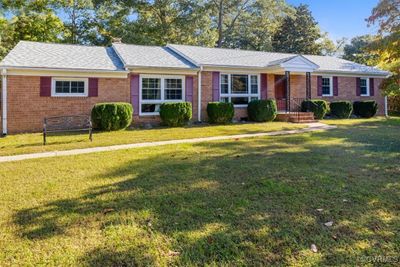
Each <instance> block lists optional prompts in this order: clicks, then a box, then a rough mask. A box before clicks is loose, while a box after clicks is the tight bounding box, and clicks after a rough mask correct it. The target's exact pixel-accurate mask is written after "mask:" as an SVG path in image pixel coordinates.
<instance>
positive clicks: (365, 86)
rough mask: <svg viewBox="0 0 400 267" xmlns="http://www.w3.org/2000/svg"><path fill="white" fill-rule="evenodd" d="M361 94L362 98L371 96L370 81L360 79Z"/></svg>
mask: <svg viewBox="0 0 400 267" xmlns="http://www.w3.org/2000/svg"><path fill="white" fill-rule="evenodd" d="M360 94H361V95H362V96H369V79H368V78H360Z"/></svg>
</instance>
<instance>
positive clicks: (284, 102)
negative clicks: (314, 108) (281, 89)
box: [275, 97, 315, 119]
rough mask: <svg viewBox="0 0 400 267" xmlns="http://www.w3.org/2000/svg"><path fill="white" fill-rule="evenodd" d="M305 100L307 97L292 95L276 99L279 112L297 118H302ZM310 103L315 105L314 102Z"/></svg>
mask: <svg viewBox="0 0 400 267" xmlns="http://www.w3.org/2000/svg"><path fill="white" fill-rule="evenodd" d="M304 100H307V98H299V97H292V98H280V99H275V101H276V106H277V109H278V112H284V113H288V114H291V115H294V116H297V119H299V118H300V114H301V112H302V108H301V105H302V103H303V101H304ZM309 103H310V105H315V104H314V103H312V102H309ZM307 110H310V107H308V108H307Z"/></svg>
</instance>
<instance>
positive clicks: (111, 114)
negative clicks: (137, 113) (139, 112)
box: [91, 102, 133, 131]
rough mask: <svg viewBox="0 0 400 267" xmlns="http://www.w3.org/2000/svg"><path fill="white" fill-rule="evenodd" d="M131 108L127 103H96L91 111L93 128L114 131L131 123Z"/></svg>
mask: <svg viewBox="0 0 400 267" xmlns="http://www.w3.org/2000/svg"><path fill="white" fill-rule="evenodd" d="M132 114H133V108H132V105H131V104H129V103H122V102H121V103H118V102H117V103H98V104H96V105H94V107H93V109H92V115H91V116H92V123H93V128H95V129H99V130H105V131H116V130H121V129H125V128H127V127H128V126H129V125H131V123H132Z"/></svg>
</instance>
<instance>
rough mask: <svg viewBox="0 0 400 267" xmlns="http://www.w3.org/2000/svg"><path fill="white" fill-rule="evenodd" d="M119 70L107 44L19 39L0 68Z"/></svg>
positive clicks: (119, 65)
mask: <svg viewBox="0 0 400 267" xmlns="http://www.w3.org/2000/svg"><path fill="white" fill-rule="evenodd" d="M2 66H3V67H23V68H49V69H84V70H98V71H123V70H124V66H123V64H122V62H121V60H120V59H119V57H118V56H117V55H116V54H115V51H114V50H113V49H112V48H111V47H99V46H83V45H66V44H51V43H38V42H27V41H21V42H19V43H18V44H17V45H16V46H15V48H14V49H13V50H11V52H10V53H9V54H8V55H7V56H6V57H5V58H4V59H3V61H2V62H1V63H0V67H2Z"/></svg>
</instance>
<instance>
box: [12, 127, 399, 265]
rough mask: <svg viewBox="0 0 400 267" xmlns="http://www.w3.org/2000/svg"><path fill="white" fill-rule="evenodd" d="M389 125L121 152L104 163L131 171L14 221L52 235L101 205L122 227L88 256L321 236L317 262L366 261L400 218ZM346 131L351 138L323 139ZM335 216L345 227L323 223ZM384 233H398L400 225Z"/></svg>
mask: <svg viewBox="0 0 400 267" xmlns="http://www.w3.org/2000/svg"><path fill="white" fill-rule="evenodd" d="M379 125H380V124H374V123H365V124H362V125H360V126H357V127H355V128H352V127H347V126H345V127H341V128H340V129H337V130H332V131H329V132H316V133H311V134H306V135H298V136H287V137H283V136H282V137H273V138H263V139H256V141H254V140H239V141H237V142H215V143H203V144H196V145H194V146H195V147H197V148H198V152H199V153H193V154H190V155H189V156H188V155H187V154H186V153H181V152H182V151H178V152H177V153H176V154H172V155H171V154H166V153H158V154H157V155H156V156H154V157H151V158H148V157H147V158H143V159H141V160H134V161H132V160H129V159H126V158H125V159H121V162H120V165H118V166H116V167H115V168H114V169H113V170H112V171H110V172H108V173H104V174H102V175H101V177H102V179H110V178H113V179H118V178H120V179H121V181H118V182H113V183H110V184H108V185H105V186H99V187H94V188H91V189H89V190H88V191H87V192H86V194H84V195H82V196H81V197H80V198H77V199H63V200H59V201H54V202H50V203H47V204H46V205H43V206H40V207H37V208H32V209H25V210H21V211H19V212H17V213H16V214H15V218H14V219H15V223H16V224H17V225H18V226H19V235H21V236H22V237H24V238H28V239H32V240H37V239H39V240H41V239H46V238H49V237H51V236H54V235H60V234H63V233H65V232H66V231H67V230H68V228H71V227H73V226H76V225H79V223H80V222H82V221H84V220H85V219H88V218H91V217H96V218H97V219H98V220H101V230H102V231H103V233H104V235H105V236H114V238H113V239H107V238H105V239H106V240H105V242H104V244H103V246H101V247H98V248H95V249H94V250H93V251H90V252H88V253H87V254H86V255H85V256H84V257H83V258H82V259H81V261H82V263H84V264H86V265H90V266H98V265H102V266H137V265H159V264H161V265H163V264H166V263H171V262H172V263H174V264H178V265H190V264H192V265H204V264H213V263H216V264H218V265H221V264H227V265H267V264H284V265H286V264H290V263H293V262H294V263H296V260H302V261H307V259H305V258H307V257H309V258H312V257H315V256H314V255H313V254H312V253H310V252H309V247H310V245H311V244H312V243H317V245H318V247H319V248H320V249H321V250H320V253H321V254H322V257H321V258H320V259H315V260H316V261H317V262H318V264H321V265H332V264H333V265H335V264H349V263H353V264H356V263H357V264H360V262H357V257H359V256H362V255H365V253H367V254H368V253H369V254H370V253H377V252H380V254H383V253H384V251H383V250H381V247H379V246H378V247H367V248H364V249H358V250H357V249H354V248H353V247H354V246H355V244H356V243H357V242H361V241H363V240H369V242H371V243H374V242H375V243H379V242H381V241H382V238H383V237H382V236H383V233H385V232H386V233H387V232H392V231H394V229H396V228H395V226H396V225H397V226H398V225H399V223H400V222H399V221H398V216H397V217H396V218H397V219H396V220H395V221H393V222H391V223H392V225H388V224H387V223H386V222H385V221H384V220H383V219H382V218H380V217H379V216H378V215H377V214H378V213H377V211H378V210H382V209H387V210H388V212H389V211H393V210H396V208H397V210H398V208H399V204H398V197H399V191H398V187H394V188H388V186H387V185H388V184H395V183H398V176H399V175H400V173H399V169H398V168H393V167H392V165H393V164H394V162H395V158H398V157H399V151H400V142H399V140H398V136H396V135H388V133H387V132H385V131H384V130H382V129H379V128H378V129H377V128H376V126H379ZM387 127H396V129H399V127H398V126H396V125H387ZM335 138H343V139H345V141H346V142H347V143H335V144H329V142H328V144H327V145H315V144H313V143H312V142H313V141H315V140H317V141H318V140H325V141H329V140H332V139H335ZM271 141H277V142H278V143H276V142H271ZM348 142H351V143H352V145H351V146H349V145H348ZM206 152H207V154H204V153H206ZM382 153H385V154H386V155H385V158H383V157H382V155H383V154H382ZM321 166H323V167H322V168H321ZM338 166H340V169H338ZM383 168H385V169H383ZM92 179H101V178H99V177H98V176H96V177H93V178H92ZM343 199H347V200H349V202H343ZM372 202H374V203H378V204H371V203H372ZM317 208H324V210H325V211H324V212H322V213H319V212H317V211H315V209H317ZM76 216H79V219H78V220H77V219H76ZM70 217H73V218H75V219H70ZM329 220H333V221H334V222H335V225H334V227H332V228H327V227H325V226H323V225H322V224H323V223H324V222H326V221H329ZM341 221H349V222H348V223H339V222H341ZM377 226H379V227H378V228H377ZM117 228H119V229H129V231H128V230H127V232H124V231H123V230H121V231H122V232H115V231H116V229H117ZM393 228H394V229H393ZM106 233H108V235H107V234H106ZM111 233H113V234H114V235H112V234H111ZM115 235H117V236H118V239H115ZM384 238H385V239H384V242H387V243H388V244H391V243H395V238H396V237H395V236H394V237H393V236H391V235H389V236H385V237H384ZM349 248H352V249H349ZM169 250H172V251H179V252H180V255H178V256H177V255H174V254H172V255H171V252H168V251H169ZM168 253H170V254H168ZM345 253H346V254H345ZM307 255H308V256H307Z"/></svg>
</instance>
